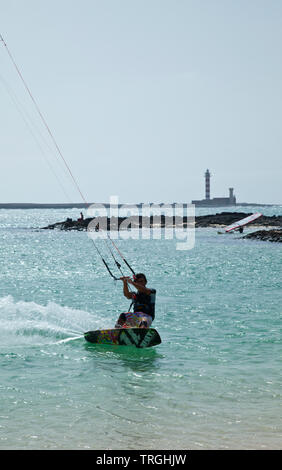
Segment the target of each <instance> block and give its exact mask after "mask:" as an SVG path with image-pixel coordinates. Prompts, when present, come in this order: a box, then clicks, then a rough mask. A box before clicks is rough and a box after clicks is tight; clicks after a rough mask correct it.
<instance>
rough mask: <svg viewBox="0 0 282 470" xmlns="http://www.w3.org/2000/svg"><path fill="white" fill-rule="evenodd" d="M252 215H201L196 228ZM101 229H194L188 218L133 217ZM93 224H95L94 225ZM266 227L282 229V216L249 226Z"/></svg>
mask: <svg viewBox="0 0 282 470" xmlns="http://www.w3.org/2000/svg"><path fill="white" fill-rule="evenodd" d="M249 215H251V213H244V212H221V213H220V214H209V215H201V216H198V217H195V227H213V226H216V225H221V226H227V225H230V224H233V223H234V222H237V221H238V220H241V219H244V218H245V217H248V216H249ZM92 220H93V219H91V218H86V219H84V220H82V221H80V220H72V219H67V220H65V221H64V222H57V223H55V224H52V225H48V226H47V227H43V229H49V230H54V229H58V230H87V227H88V225H89V223H90V222H91V221H92ZM100 221H101V223H100V229H105V228H107V230H126V229H130V228H141V227H148V228H149V227H151V228H152V227H187V225H189V226H190V227H193V226H194V225H193V223H191V220H190V219H189V218H188V219H187V217H183V218H181V217H174V216H173V217H165V216H164V215H161V216H154V217H153V216H150V217H142V216H131V217H130V218H127V217H111V218H109V217H103V218H101V219H100ZM92 224H93V223H92ZM251 225H255V226H258V225H260V226H264V227H266V226H267V227H270V226H271V227H282V216H281V215H280V216H275V215H273V216H265V215H263V216H261V217H259V218H258V219H256V220H255V221H254V222H251V223H250V224H249V225H248V226H251ZM94 229H95V224H93V227H92V230H94ZM97 229H98V227H97Z"/></svg>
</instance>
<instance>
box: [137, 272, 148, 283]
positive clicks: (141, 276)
mask: <svg viewBox="0 0 282 470" xmlns="http://www.w3.org/2000/svg"><path fill="white" fill-rule="evenodd" d="M134 280H135V282H137V284H141V285H142V286H146V284H147V279H146V276H145V274H143V273H138V274H136V275H135V277H134Z"/></svg>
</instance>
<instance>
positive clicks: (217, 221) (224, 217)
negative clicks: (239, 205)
mask: <svg viewBox="0 0 282 470" xmlns="http://www.w3.org/2000/svg"><path fill="white" fill-rule="evenodd" d="M250 215H252V213H251V212H250V213H245V212H220V213H219V214H208V215H201V216H198V217H195V223H196V227H218V226H222V227H223V226H227V225H231V224H234V222H238V220H241V219H244V218H245V217H249V216H250ZM251 226H263V227H282V216H281V215H278V216H277V215H273V216H267V215H262V216H261V217H259V218H258V219H256V220H254V222H251V223H250V224H248V227H251Z"/></svg>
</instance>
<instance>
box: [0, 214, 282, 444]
mask: <svg viewBox="0 0 282 470" xmlns="http://www.w3.org/2000/svg"><path fill="white" fill-rule="evenodd" d="M266 209H267V211H268V214H269V215H271V210H273V214H278V213H280V214H281V213H282V211H281V208H273V209H270V208H266ZM237 210H238V209H237ZM239 210H240V209H239ZM243 210H244V211H245V212H252V210H251V209H250V208H244V209H243ZM256 210H259V209H257V208H254V211H256ZM200 211H201V213H203V211H204V209H201V210H200ZM216 211H217V212H220V211H221V210H218V209H216ZM279 211H280V212H279ZM70 212H72V211H63V210H59V211H56V210H43V211H42V210H26V211H25V210H19V211H16V210H15V211H12V210H10V211H7V210H1V211H0V240H1V243H0V262H1V272H0V276H1V282H0V321H1V326H0V365H1V369H0V370H1V382H0V397H1V399H0V448H2V449H126V450H127V449H235V448H236V449H238V448H240V449H263V448H268V449H270V448H271V449H279V448H281V442H282V424H281V419H280V416H281V390H282V389H281V385H282V378H281V366H282V360H281V359H282V341H281V305H282V294H281V266H282V257H281V247H280V245H279V244H271V243H268V242H257V241H249V240H248V241H247V240H240V238H239V237H238V235H235V236H233V235H218V234H217V229H211V228H210V229H209V228H207V229H197V230H196V245H195V247H194V248H193V249H192V250H189V251H178V250H176V246H175V240H163V239H161V240H128V241H125V240H120V241H118V246H119V248H120V249H121V250H122V251H123V252H124V254H126V258H127V259H128V260H129V261H130V262H131V263H132V265H133V267H134V268H135V269H136V271H143V272H145V273H146V274H147V277H148V279H149V285H150V286H152V287H155V288H156V289H157V308H156V312H157V314H156V319H155V322H154V326H155V328H157V329H158V331H159V333H160V335H161V337H162V344H161V345H159V346H157V347H155V348H150V349H146V350H138V349H135V348H131V347H118V346H115V347H111V346H94V345H91V344H88V343H86V342H85V340H84V338H83V332H84V331H87V330H90V329H98V328H106V327H112V326H113V324H114V322H115V319H116V318H117V316H118V314H119V313H120V312H121V311H125V310H127V308H128V301H127V300H126V299H125V298H124V297H123V295H122V285H121V283H120V282H116V283H115V282H114V281H112V279H111V278H110V276H109V275H108V273H107V271H106V270H105V267H104V266H103V264H102V263H101V260H100V259H98V257H97V254H96V253H95V251H94V250H93V247H92V246H91V242H90V240H89V238H88V237H87V235H86V234H85V233H75V232H70V233H62V232H54V231H40V230H38V227H40V226H43V225H47V224H48V223H53V222H56V221H59V220H64V219H65V218H66V217H67V216H68V215H69V213H70ZM264 213H266V211H264ZM73 214H75V215H74V217H75V216H76V215H77V211H75V210H73ZM70 216H72V215H70ZM99 243H100V244H101V247H103V242H102V241H100V242H99ZM102 249H103V248H102ZM113 269H114V268H113Z"/></svg>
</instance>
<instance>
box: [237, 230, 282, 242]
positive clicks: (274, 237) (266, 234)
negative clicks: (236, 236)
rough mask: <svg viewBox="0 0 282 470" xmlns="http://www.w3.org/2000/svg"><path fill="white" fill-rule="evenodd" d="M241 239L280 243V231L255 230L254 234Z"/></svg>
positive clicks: (281, 238) (281, 236) (281, 231)
mask: <svg viewBox="0 0 282 470" xmlns="http://www.w3.org/2000/svg"><path fill="white" fill-rule="evenodd" d="M242 238H247V239H248V240H261V241H268V242H280V243H282V230H257V231H256V232H252V233H248V235H245V236H244V237H242Z"/></svg>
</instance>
